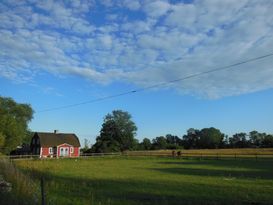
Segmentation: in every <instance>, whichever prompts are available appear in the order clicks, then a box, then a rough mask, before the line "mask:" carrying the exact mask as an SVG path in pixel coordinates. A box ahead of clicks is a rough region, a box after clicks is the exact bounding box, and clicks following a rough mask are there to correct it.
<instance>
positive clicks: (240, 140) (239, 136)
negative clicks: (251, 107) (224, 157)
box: [229, 132, 249, 148]
mask: <svg viewBox="0 0 273 205" xmlns="http://www.w3.org/2000/svg"><path fill="white" fill-rule="evenodd" d="M229 144H230V146H231V147H234V148H246V147H249V142H248V141H247V139H246V133H244V132H241V133H236V134H234V135H233V136H232V137H231V138H229Z"/></svg>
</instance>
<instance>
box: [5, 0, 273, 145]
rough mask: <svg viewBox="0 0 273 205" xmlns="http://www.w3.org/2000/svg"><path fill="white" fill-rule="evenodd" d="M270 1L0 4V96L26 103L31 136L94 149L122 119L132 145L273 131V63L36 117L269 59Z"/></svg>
mask: <svg viewBox="0 0 273 205" xmlns="http://www.w3.org/2000/svg"><path fill="white" fill-rule="evenodd" d="M272 10H273V1H271V0H256V1H255V0H240V1H237V0H196V1H192V0H182V1H178V0H169V1H167V0H166V1H164V0H161V1H153V0H147V1H145V0H120V1H111V0H100V1H95V0H94V1H92V0H91V1H88V0H86V1H85V0H82V1H50V0H47V1H35V0H28V1H27V0H25V1H23V0H22V1H18V0H10V1H8V0H3V1H1V2H0V22H1V23H0V95H2V96H10V97H13V98H14V99H15V100H17V101H19V102H22V103H30V104H31V105H32V107H33V108H34V110H35V111H36V113H35V116H34V119H33V121H32V122H31V124H30V127H31V129H33V130H35V131H52V130H54V129H58V130H60V131H62V132H75V133H76V134H78V135H79V136H80V137H81V139H83V138H88V139H90V141H93V142H94V139H95V136H96V135H97V134H98V133H99V130H100V127H101V123H102V120H103V117H104V115H105V114H107V113H109V112H111V111H112V110H113V109H123V110H126V111H128V112H130V113H131V114H132V116H133V120H134V121H135V122H136V124H137V126H138V136H137V137H138V139H142V138H143V137H150V138H153V137H155V136H158V135H164V134H167V133H173V134H177V135H179V136H181V135H183V134H184V133H185V132H186V130H187V128H190V127H194V128H203V127H206V126H215V127H217V128H219V129H221V130H222V131H223V132H225V133H227V134H232V133H234V132H237V131H246V132H248V131H251V130H253V129H257V130H258V131H266V132H273V129H272V123H273V108H272V106H271V104H272V103H273V89H272V88H273V67H272V61H273V57H268V58H264V59H261V60H257V61H255V62H250V63H247V64H243V65H240V66H237V67H236V68H235V67H234V68H233V69H228V70H224V71H219V72H214V73H209V74H206V75H202V76H199V77H195V78H191V79H188V80H184V81H180V82H177V83H174V84H171V85H168V86H162V87H157V88H156V89H152V90H147V91H144V92H141V93H135V94H133V95H127V96H122V97H119V98H114V99H109V100H106V101H101V102H97V103H92V104H85V105H82V106H77V107H72V108H68V109H61V110H54V111H52V112H39V111H41V110H44V109H48V108H49V109H50V108H55V107H59V106H66V105H70V104H75V103H81V102H85V101H89V100H94V99H98V98H102V97H105V96H110V95H115V94H119V93H123V92H127V91H130V90H134V89H141V88H145V87H147V86H152V85H155V84H158V83H162V82H167V81H172V80H175V79H177V78H183V77H185V76H188V75H192V74H196V73H200V72H205V71H207V70H210V69H215V68H218V67H222V66H226V65H231V64H234V63H238V62H242V61H245V60H248V59H252V58H256V57H259V56H262V55H267V54H270V53H273V12H272Z"/></svg>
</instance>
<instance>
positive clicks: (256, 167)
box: [153, 159, 273, 179]
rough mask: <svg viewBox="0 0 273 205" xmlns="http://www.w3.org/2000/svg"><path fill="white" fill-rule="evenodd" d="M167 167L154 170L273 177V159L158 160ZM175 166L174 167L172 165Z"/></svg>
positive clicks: (204, 174)
mask: <svg viewBox="0 0 273 205" xmlns="http://www.w3.org/2000/svg"><path fill="white" fill-rule="evenodd" d="M158 163H159V164H161V165H168V167H167V168H155V169H153V170H156V171H162V172H166V173H172V174H185V175H197V176H216V177H219V176H232V177H238V178H242V177H243V178H245V177H247V178H261V179H273V174H272V173H273V159H263V160H259V161H255V160H249V159H243V160H230V159H229V160H181V161H179V160H175V161H162V162H158ZM170 166H173V167H170Z"/></svg>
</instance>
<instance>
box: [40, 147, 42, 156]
mask: <svg viewBox="0 0 273 205" xmlns="http://www.w3.org/2000/svg"><path fill="white" fill-rule="evenodd" d="M42 156H43V147H41V148H40V158H41V157H42Z"/></svg>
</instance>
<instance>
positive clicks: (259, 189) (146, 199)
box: [16, 157, 273, 205]
mask: <svg viewBox="0 0 273 205" xmlns="http://www.w3.org/2000/svg"><path fill="white" fill-rule="evenodd" d="M16 164H17V167H20V169H22V170H24V172H33V173H35V174H34V175H35V176H36V177H37V176H40V175H43V176H44V177H45V181H46V186H45V189H46V197H47V202H48V203H49V204H117V205H120V204H272V203H273V159H263V160H258V161H255V160H253V159H244V160H243V159H240V160H239V159H238V160H227V159H226V160H201V161H200V160H185V159H173V158H156V157H154V158H153V157H151V158H148V157H128V158H126V157H113V158H110V157H105V158H89V159H57V160H33V161H31V160H18V161H16Z"/></svg>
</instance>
